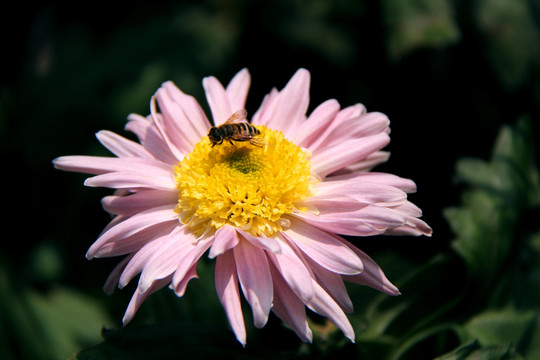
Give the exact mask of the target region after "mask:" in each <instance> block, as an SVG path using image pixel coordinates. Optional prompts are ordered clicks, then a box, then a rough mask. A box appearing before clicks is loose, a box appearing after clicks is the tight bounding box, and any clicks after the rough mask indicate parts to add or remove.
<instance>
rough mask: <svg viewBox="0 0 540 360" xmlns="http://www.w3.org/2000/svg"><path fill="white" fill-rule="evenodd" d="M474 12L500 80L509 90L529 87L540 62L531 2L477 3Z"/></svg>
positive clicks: (485, 0) (483, 0)
mask: <svg viewBox="0 0 540 360" xmlns="http://www.w3.org/2000/svg"><path fill="white" fill-rule="evenodd" d="M474 11H475V18H476V22H477V26H478V28H479V31H480V33H481V34H482V35H483V37H484V39H483V40H484V43H485V48H486V53H487V56H488V58H489V60H490V61H488V64H489V65H490V66H492V68H493V70H494V71H495V72H496V74H497V76H498V77H499V80H500V81H501V82H502V83H503V84H504V85H505V86H506V87H507V88H509V89H514V88H516V87H518V86H520V85H522V84H523V83H525V82H526V81H527V80H528V79H529V78H530V77H531V76H532V74H533V72H534V71H535V66H536V67H537V66H538V61H539V60H540V48H539V47H538V44H539V43H540V32H539V31H538V26H535V22H534V17H533V13H532V12H531V8H530V7H529V4H528V2H527V0H480V1H474Z"/></svg>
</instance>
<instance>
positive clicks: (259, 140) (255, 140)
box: [249, 135, 268, 147]
mask: <svg viewBox="0 0 540 360" xmlns="http://www.w3.org/2000/svg"><path fill="white" fill-rule="evenodd" d="M249 143H250V144H251V145H254V146H258V147H265V146H266V145H268V144H267V143H266V141H264V139H263V137H262V136H259V135H258V136H254V137H252V138H251V139H250V140H249Z"/></svg>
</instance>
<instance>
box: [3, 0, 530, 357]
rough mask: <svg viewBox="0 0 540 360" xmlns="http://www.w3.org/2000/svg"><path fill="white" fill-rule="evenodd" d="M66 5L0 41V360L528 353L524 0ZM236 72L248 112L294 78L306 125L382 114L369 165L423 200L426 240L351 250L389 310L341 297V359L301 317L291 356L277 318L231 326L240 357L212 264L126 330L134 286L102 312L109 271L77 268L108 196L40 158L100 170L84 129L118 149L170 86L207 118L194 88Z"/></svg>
mask: <svg viewBox="0 0 540 360" xmlns="http://www.w3.org/2000/svg"><path fill="white" fill-rule="evenodd" d="M79 6H80V5H79V4H78V3H74V4H60V3H58V4H57V3H51V2H45V3H40V4H37V5H35V6H32V7H28V6H27V5H25V4H22V3H16V4H13V9H12V10H11V11H10V17H11V18H13V20H15V21H13V22H7V21H6V22H2V23H1V24H0V26H2V34H4V37H3V45H4V49H5V51H6V54H9V56H8V55H6V56H4V57H3V61H4V63H5V64H4V66H3V67H2V69H3V71H2V73H1V78H0V149H1V152H0V153H1V160H2V164H3V165H4V169H5V175H4V176H2V177H1V179H2V180H1V181H2V185H3V189H5V191H6V192H7V193H8V196H7V199H6V201H4V204H6V205H9V206H10V207H9V209H8V211H7V212H8V216H7V218H6V217H4V219H5V220H4V224H5V225H6V226H5V228H6V232H7V229H9V228H10V227H13V228H15V229H16V230H19V231H18V232H17V233H16V234H15V235H13V234H11V235H6V237H7V238H8V241H6V246H5V247H4V250H3V251H2V253H0V291H1V292H2V296H1V297H0V339H1V340H0V358H1V359H8V360H9V359H37V360H41V359H43V360H48V359H66V358H68V357H70V356H71V358H72V359H139V358H153V359H173V358H178V357H185V358H200V359H213V358H216V359H217V358H220V359H221V358H235V359H236V358H238V359H242V358H245V359H250V358H279V359H287V358H291V359H292V358H295V359H302V358H305V359H328V358H340V357H341V358H361V359H374V360H375V359H376V360H381V359H382V360H385V359H387V360H397V359H403V360H405V359H427V358H430V359H433V358H437V359H440V360H442V359H445V360H457V359H460V360H461V359H468V360H469V359H531V360H532V359H537V358H540V324H539V320H538V319H539V311H540V259H539V257H540V229H539V224H538V216H539V214H540V211H539V205H540V204H539V203H540V184H539V175H538V166H537V163H536V160H535V159H537V157H538V149H536V148H535V147H534V143H535V140H538V139H540V137H538V135H537V130H538V123H537V122H538V118H539V117H540V81H539V78H540V53H539V52H540V47H539V46H538V44H540V41H539V40H540V3H539V2H538V1H536V0H472V1H463V0H411V1H399V0H383V1H380V2H371V1H350V0H336V1H327V0H312V1H305V0H293V1H290V0H274V1H268V2H259V1H251V0H234V1H222V0H204V1H181V2H159V4H158V3H148V2H145V3H136V2H132V3H130V5H129V6H125V7H112V6H107V7H102V6H99V5H98V4H92V5H88V6H85V8H84V10H80V8H79ZM243 67H247V68H248V69H249V70H250V72H251V74H252V78H253V80H252V91H251V93H250V97H249V98H248V104H247V107H248V111H249V112H250V113H253V111H255V110H256V109H257V107H258V105H259V104H260V101H261V100H262V98H263V96H264V95H265V94H266V93H267V92H268V91H269V90H270V89H271V88H272V87H278V88H280V87H282V86H284V84H285V83H286V81H287V80H288V78H289V77H290V76H291V75H292V74H293V73H294V71H295V70H296V69H297V68H299V67H305V68H307V69H308V70H310V71H311V73H312V77H313V81H312V84H313V86H312V90H311V104H312V106H311V108H314V107H315V106H316V105H317V104H319V103H321V102H322V101H324V100H326V99H328V98H329V97H335V98H336V99H338V100H339V101H340V103H341V104H342V105H343V106H348V105H351V104H353V103H355V102H358V101H362V102H363V103H364V104H365V105H366V106H367V108H368V109H369V110H373V111H382V112H384V113H386V114H388V115H389V117H390V119H391V120H392V143H391V145H390V150H391V151H392V158H391V160H390V162H389V163H388V164H385V165H383V166H382V167H381V169H380V170H381V171H388V172H391V173H396V174H398V175H401V176H404V177H410V178H412V179H414V180H415V181H416V183H417V184H418V185H419V192H418V194H416V195H414V196H413V197H412V200H413V202H415V203H417V204H418V205H419V206H420V207H421V208H422V209H423V210H424V213H425V219H426V221H427V222H428V223H429V224H430V225H431V226H432V227H433V228H434V231H435V235H434V237H433V238H431V239H427V238H418V239H416V238H415V239H411V238H397V239H396V238H388V237H376V238H368V239H351V241H353V242H355V243H356V244H358V246H359V247H361V248H362V249H363V250H365V251H366V252H368V253H369V254H370V255H372V256H373V257H374V258H375V259H376V260H377V261H378V262H379V263H380V264H381V266H382V268H383V269H384V270H385V272H386V273H387V274H388V276H389V278H390V279H391V280H392V281H394V282H395V283H396V285H398V286H399V288H400V290H401V291H402V293H403V295H402V296H399V297H389V296H387V295H384V294H379V293H377V292H376V291H373V290H371V289H368V288H364V287H360V286H350V287H349V291H350V294H351V297H352V299H353V302H354V305H355V312H354V313H353V314H350V316H349V318H350V319H351V322H352V323H353V326H354V327H355V331H356V334H357V339H356V343H355V344H352V343H350V342H349V341H348V340H346V339H345V338H344V337H343V336H342V334H341V333H340V332H339V330H337V329H336V328H335V326H333V325H332V324H330V323H328V321H327V320H326V319H322V318H320V317H318V316H315V315H314V314H310V321H311V326H312V328H313V330H314V334H315V339H314V343H313V344H304V343H301V342H300V341H299V340H298V338H297V337H296V335H295V334H294V333H293V332H292V331H291V330H290V329H287V328H285V327H284V326H283V324H282V323H281V322H280V321H279V320H278V319H277V318H276V317H273V316H272V317H271V318H270V321H269V323H268V325H267V326H266V327H265V328H263V329H254V328H253V325H252V319H250V317H249V314H250V312H249V311H245V315H246V325H247V328H248V344H247V346H246V348H242V347H241V346H240V345H239V344H238V343H237V342H236V340H235V339H234V335H233V334H232V332H231V331H230V329H229V327H228V324H227V321H226V316H225V314H224V312H223V309H222V308H221V306H220V304H219V301H218V300H217V297H216V296H215V295H214V294H215V290H214V285H213V281H212V280H213V263H212V262H211V261H208V262H206V261H204V262H201V264H199V267H198V272H199V276H200V279H198V280H194V281H192V282H191V283H190V285H189V287H188V290H187V293H186V295H185V296H184V297H183V298H182V299H178V298H177V297H176V296H174V294H173V293H172V292H171V291H167V290H163V291H160V292H158V293H156V294H154V295H152V296H151V297H150V298H149V299H148V300H147V301H146V302H145V303H144V305H143V306H142V307H141V309H140V310H139V312H138V314H137V316H136V317H135V319H134V321H133V322H132V323H131V324H129V325H128V326H126V327H122V326H121V324H120V319H121V318H122V314H123V312H124V310H125V307H126V306H127V304H128V302H129V298H130V296H131V292H132V291H133V290H134V284H130V285H129V286H128V287H126V288H125V289H124V290H123V291H119V292H116V293H115V294H114V295H113V296H110V297H106V296H105V295H104V294H103V293H102V291H101V285H102V283H103V282H104V281H105V279H106V277H107V274H108V272H109V271H110V270H111V269H112V268H113V267H114V265H115V264H116V262H117V259H111V260H108V259H103V260H100V261H97V262H91V263H88V262H87V261H86V260H85V258H84V254H85V252H86V249H87V247H88V246H89V245H90V244H91V243H92V242H93V241H94V240H95V238H96V237H97V236H98V235H99V233H100V231H101V230H102V228H103V227H104V225H105V224H106V223H107V222H108V221H109V220H110V218H109V216H108V215H107V214H105V213H104V212H103V211H102V209H101V206H100V203H99V199H100V198H101V197H102V196H104V195H108V194H109V192H108V191H107V190H103V189H83V188H82V186H81V185H82V181H83V179H84V175H76V174H64V173H60V172H58V171H55V170H54V169H53V168H52V166H51V163H50V161H51V160H52V159H53V158H55V157H57V156H60V155H66V154H92V155H104V154H106V151H105V150H104V149H102V147H101V146H100V145H99V144H98V143H97V141H95V139H94V138H93V137H92V134H93V133H95V132H96V131H98V130H101V129H110V130H113V131H116V132H118V133H121V134H125V133H124V132H123V131H122V128H123V126H124V124H125V118H126V116H127V115H128V114H129V113H140V114H143V115H146V114H148V111H149V101H150V98H151V96H152V95H153V93H154V92H155V90H156V88H157V87H159V85H160V84H161V83H162V82H164V81H166V80H173V81H175V82H176V83H177V84H178V85H179V86H180V87H181V88H182V90H183V91H185V92H186V93H189V94H192V95H194V96H195V97H196V98H197V99H198V100H199V101H200V102H201V104H202V106H203V107H205V108H207V104H206V103H205V102H204V91H203V89H202V86H201V85H200V82H201V79H202V78H203V77H204V76H208V75H215V76H217V77H218V78H219V79H220V80H222V81H223V82H227V81H228V79H230V78H231V76H233V75H234V74H235V73H236V72H237V71H238V70H240V69H241V68H243ZM516 119H519V120H517V121H516ZM497 133H498V136H497ZM127 136H130V135H129V134H128V135H127ZM496 136H497V139H496V141H495V146H494V147H493V151H492V152H491V158H490V160H489V161H485V160H480V159H485V158H488V156H489V154H490V149H491V147H492V143H493V139H495V137H496ZM454 166H455V167H454ZM454 169H455V170H454ZM454 171H455V172H456V174H455V175H456V176H453V175H454ZM453 180H458V182H457V183H455V182H453ZM8 245H9V246H8Z"/></svg>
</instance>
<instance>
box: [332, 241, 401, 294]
mask: <svg viewBox="0 0 540 360" xmlns="http://www.w3.org/2000/svg"><path fill="white" fill-rule="evenodd" d="M342 241H343V243H345V244H347V245H348V246H349V247H350V248H351V249H352V250H353V251H354V252H355V253H356V255H357V256H358V257H359V258H360V259H362V262H363V263H364V272H363V273H361V274H358V275H353V276H344V277H343V279H344V280H347V281H350V282H353V283H356V284H361V285H367V286H370V287H372V288H374V289H377V290H379V291H382V292H384V293H386V294H389V295H399V294H400V292H399V290H398V288H397V287H395V286H394V285H393V284H392V283H391V282H390V281H389V280H388V279H387V278H386V275H384V272H383V271H382V269H381V268H380V267H379V265H377V263H376V262H375V261H373V259H371V258H370V257H369V256H368V255H367V254H366V253H364V252H363V251H362V250H360V249H358V248H357V247H356V246H354V245H353V244H351V243H350V242H348V241H347V240H345V239H342Z"/></svg>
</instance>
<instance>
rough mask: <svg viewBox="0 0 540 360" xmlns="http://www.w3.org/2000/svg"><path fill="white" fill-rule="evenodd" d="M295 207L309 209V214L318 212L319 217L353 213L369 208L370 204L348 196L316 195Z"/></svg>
mask: <svg viewBox="0 0 540 360" xmlns="http://www.w3.org/2000/svg"><path fill="white" fill-rule="evenodd" d="M295 205H297V206H296V207H297V208H298V207H307V208H308V209H309V210H308V211H309V212H311V211H313V212H316V214H317V215H320V214H328V213H332V214H333V213H336V212H353V211H357V210H360V209H362V208H364V207H366V206H368V204H366V203H362V202H360V201H358V200H357V199H354V198H352V197H350V196H346V195H316V196H311V197H309V198H307V199H305V200H303V201H302V202H298V203H295ZM312 209H313V210H312Z"/></svg>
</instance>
